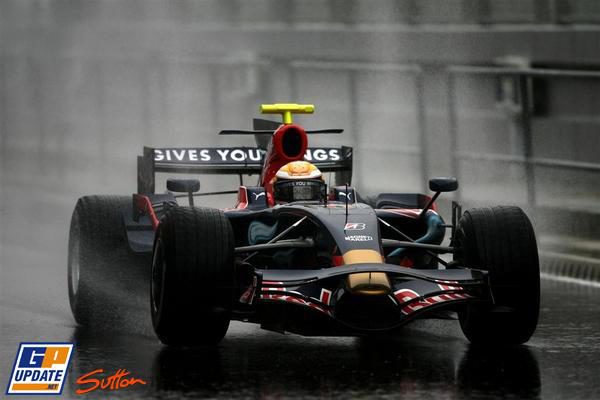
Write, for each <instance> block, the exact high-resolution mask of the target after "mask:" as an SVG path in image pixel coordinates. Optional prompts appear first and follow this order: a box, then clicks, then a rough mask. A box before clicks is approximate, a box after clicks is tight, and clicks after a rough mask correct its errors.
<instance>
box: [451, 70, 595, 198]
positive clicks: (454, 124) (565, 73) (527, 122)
mask: <svg viewBox="0 0 600 400" xmlns="http://www.w3.org/2000/svg"><path fill="white" fill-rule="evenodd" d="M447 73H448V74H447V85H448V121H449V134H450V150H451V154H452V160H451V163H452V167H451V168H452V171H453V174H454V176H456V177H457V178H459V179H460V159H471V160H487V161H495V162H501V163H509V164H515V163H518V164H524V165H525V177H526V187H527V202H528V204H529V205H530V206H532V207H534V209H535V207H536V205H537V201H536V186H535V180H536V175H535V167H536V166H546V167H560V168H563V169H573V170H580V171H592V172H600V163H590V162H580V161H572V160H562V159H551V158H540V157H534V155H533V137H532V129H531V121H532V118H533V116H532V107H531V100H532V99H531V91H530V87H531V79H532V78H556V79H562V78H571V79H600V71H599V72H596V71H577V70H556V69H536V68H507V67H482V66H466V65H460V66H456V65H455V66H450V67H448V68H447ZM457 75H470V76H473V75H479V76H482V75H483V76H496V77H502V76H508V77H514V78H515V79H516V83H517V86H518V95H519V100H520V101H519V106H520V108H519V110H518V113H519V118H518V124H519V126H520V129H521V134H522V137H523V142H522V143H523V149H522V150H523V156H514V155H505V154H489V153H488V154H485V153H478V154H471V153H465V152H460V151H459V149H458V134H459V133H458V116H457V114H458V112H457V100H458V99H457V96H456V82H455V81H456V76H457ZM457 196H459V194H457Z"/></svg>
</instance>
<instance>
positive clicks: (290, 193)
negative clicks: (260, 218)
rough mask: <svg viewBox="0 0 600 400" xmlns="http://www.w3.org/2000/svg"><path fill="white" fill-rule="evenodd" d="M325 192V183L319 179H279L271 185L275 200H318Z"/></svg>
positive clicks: (289, 201)
mask: <svg viewBox="0 0 600 400" xmlns="http://www.w3.org/2000/svg"><path fill="white" fill-rule="evenodd" d="M326 193H327V189H326V186H325V183H324V182H323V181H322V180H320V179H302V180H280V181H278V182H276V183H275V185H274V187H273V194H274V195H275V200H276V201H281V202H286V203H291V202H293V201H318V200H321V199H323V198H324V196H325V195H326Z"/></svg>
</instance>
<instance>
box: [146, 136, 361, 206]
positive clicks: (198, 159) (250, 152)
mask: <svg viewBox="0 0 600 400" xmlns="http://www.w3.org/2000/svg"><path fill="white" fill-rule="evenodd" d="M264 156H265V150H264V149H262V148H259V147H223V148H216V147H201V148H200V147H189V148H152V147H144V153H143V155H141V156H138V160H137V182H138V185H137V186H138V187H137V192H138V193H140V194H147V193H154V192H155V179H156V173H158V172H160V173H179V174H220V175H239V177H240V182H242V176H243V175H259V174H260V173H261V171H262V166H263V159H264ZM304 158H305V160H306V161H310V162H311V163H313V164H315V165H316V166H317V167H318V168H319V169H320V170H321V171H322V172H334V173H335V184H337V185H343V184H346V183H348V184H350V183H351V180H352V147H347V146H342V147H310V148H308V149H307V151H306V154H305V157H304Z"/></svg>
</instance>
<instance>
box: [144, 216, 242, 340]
mask: <svg viewBox="0 0 600 400" xmlns="http://www.w3.org/2000/svg"><path fill="white" fill-rule="evenodd" d="M233 256H234V238H233V230H232V228H231V224H230V222H229V220H228V219H227V217H226V216H225V215H224V214H223V213H222V212H221V211H219V210H216V209H210V208H194V207H175V208H173V209H171V210H170V211H169V212H168V213H167V214H166V216H165V217H164V218H163V219H162V220H161V223H160V225H159V228H158V231H157V234H156V238H155V242H154V252H153V260H152V278H151V281H152V283H151V288H150V307H151V313H152V323H153V326H154V330H155V332H156V334H157V336H158V338H159V339H160V340H161V342H163V343H164V344H167V345H172V346H212V345H216V344H217V343H218V342H219V341H221V339H222V338H223V337H224V336H225V333H226V332H227V329H228V327H229V319H230V314H231V304H232V297H233V290H234V257H233Z"/></svg>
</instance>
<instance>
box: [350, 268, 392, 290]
mask: <svg viewBox="0 0 600 400" xmlns="http://www.w3.org/2000/svg"><path fill="white" fill-rule="evenodd" d="M347 285H348V290H349V292H350V293H352V294H359V295H386V294H389V293H390V292H391V285H390V280H389V279H388V277H387V275H386V273H385V272H361V273H357V274H350V275H348V281H347Z"/></svg>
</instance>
